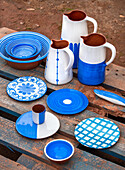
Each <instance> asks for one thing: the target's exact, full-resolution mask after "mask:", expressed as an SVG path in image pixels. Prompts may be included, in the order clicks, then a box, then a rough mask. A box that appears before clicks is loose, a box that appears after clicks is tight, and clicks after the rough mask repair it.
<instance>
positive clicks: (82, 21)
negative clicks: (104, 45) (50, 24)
mask: <svg viewBox="0 0 125 170" xmlns="http://www.w3.org/2000/svg"><path fill="white" fill-rule="evenodd" d="M87 21H90V22H92V23H93V24H94V31H93V33H95V32H97V22H96V20H95V19H93V18H91V17H88V16H87V15H86V14H85V13H84V12H83V11H79V10H74V11H71V12H70V13H67V14H64V15H63V21H62V33H61V39H62V40H67V41H68V42H69V48H70V49H71V50H72V51H73V53H74V65H73V68H77V64H78V59H79V44H80V36H82V35H88V27H87Z"/></svg>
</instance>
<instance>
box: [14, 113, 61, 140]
mask: <svg viewBox="0 0 125 170" xmlns="http://www.w3.org/2000/svg"><path fill="white" fill-rule="evenodd" d="M59 127H60V122H59V120H58V118H57V117H56V116H55V115H53V114H52V113H50V112H47V111H46V113H45V121H44V123H42V124H36V123H34V121H33V118H32V111H29V112H26V113H24V114H22V115H21V116H20V117H19V118H18V119H17V121H16V130H17V131H18V133H20V134H21V135H22V136H25V137H27V138H31V139H43V138H47V137H49V136H51V135H53V134H55V133H56V132H57V131H58V129H59Z"/></svg>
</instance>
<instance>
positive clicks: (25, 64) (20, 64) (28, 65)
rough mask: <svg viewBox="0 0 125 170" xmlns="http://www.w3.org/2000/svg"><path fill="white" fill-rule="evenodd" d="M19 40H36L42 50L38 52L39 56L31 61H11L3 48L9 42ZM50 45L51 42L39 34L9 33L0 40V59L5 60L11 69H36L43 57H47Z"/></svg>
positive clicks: (28, 32) (26, 32)
mask: <svg viewBox="0 0 125 170" xmlns="http://www.w3.org/2000/svg"><path fill="white" fill-rule="evenodd" d="M20 38H30V39H35V40H38V41H39V42H40V44H41V45H42V50H41V52H40V55H39V56H38V57H37V58H35V59H33V60H26V61H20V60H13V59H11V58H10V56H9V55H8V54H7V52H6V50H5V47H6V45H7V44H8V42H9V41H13V40H16V39H20ZM50 44H51V41H50V40H49V38H47V37H46V36H45V35H42V34H40V33H36V32H30V31H21V32H15V33H11V34H9V35H6V36H4V37H3V38H1V40H0V57H2V58H3V59H5V60H6V61H7V63H8V64H9V65H10V66H11V67H13V68H16V69H20V70H28V69H33V68H35V67H37V66H38V65H39V64H40V63H41V62H42V60H43V59H44V58H45V57H47V55H48V52H49V48H50Z"/></svg>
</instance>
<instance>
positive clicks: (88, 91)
mask: <svg viewBox="0 0 125 170" xmlns="http://www.w3.org/2000/svg"><path fill="white" fill-rule="evenodd" d="M1 60H2V59H0V61H1ZM0 64H2V62H0ZM0 69H1V70H2V71H3V70H4V71H6V73H9V75H8V79H9V80H10V77H11V79H12V77H13V76H10V74H12V75H15V76H17V77H21V76H36V77H38V78H41V79H42V80H44V81H45V82H46V80H45V79H44V68H43V67H42V66H39V67H37V68H35V69H33V71H32V70H27V71H21V70H20V71H16V72H15V69H13V68H11V67H9V66H3V65H2V66H0ZM0 76H2V77H4V76H3V73H2V74H1V73H0ZM5 78H7V74H5ZM46 83H47V86H48V88H51V89H54V90H58V89H60V88H72V89H76V90H79V91H82V92H83V93H84V94H85V95H86V96H87V98H88V99H89V102H90V104H94V106H96V107H98V108H100V109H103V110H104V111H107V110H108V111H109V113H110V114H111V115H113V116H116V117H118V116H119V117H125V107H123V106H118V105H115V104H112V103H110V102H108V101H105V100H103V99H100V98H98V97H96V96H95V94H94V92H93V90H94V89H102V90H106V89H105V88H104V87H102V86H86V85H83V84H81V83H80V82H79V81H78V80H77V78H73V80H72V81H71V82H70V83H68V84H65V85H62V86H55V85H52V84H50V83H48V82H46ZM108 91H111V90H108ZM111 92H115V93H116V94H118V95H121V94H120V93H119V92H117V91H116V90H115V91H111Z"/></svg>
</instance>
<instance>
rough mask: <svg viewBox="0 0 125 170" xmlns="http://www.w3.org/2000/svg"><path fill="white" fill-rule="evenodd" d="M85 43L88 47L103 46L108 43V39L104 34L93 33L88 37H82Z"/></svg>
mask: <svg viewBox="0 0 125 170" xmlns="http://www.w3.org/2000/svg"><path fill="white" fill-rule="evenodd" d="M81 38H82V39H83V43H84V44H85V45H88V46H101V45H103V44H105V43H106V38H105V36H104V35H102V34H98V33H92V34H89V35H87V36H81Z"/></svg>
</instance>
